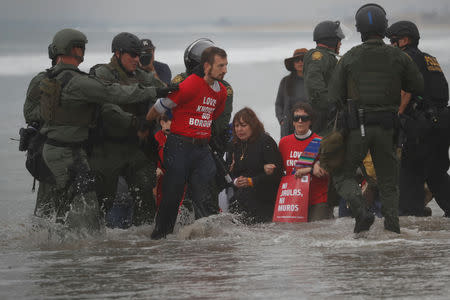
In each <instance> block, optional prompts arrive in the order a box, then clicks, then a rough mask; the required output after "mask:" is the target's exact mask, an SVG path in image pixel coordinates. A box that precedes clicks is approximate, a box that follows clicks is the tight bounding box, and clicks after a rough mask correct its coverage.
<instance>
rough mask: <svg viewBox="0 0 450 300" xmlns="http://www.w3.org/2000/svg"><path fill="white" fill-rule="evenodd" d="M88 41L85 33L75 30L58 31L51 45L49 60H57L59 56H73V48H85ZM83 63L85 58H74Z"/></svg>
mask: <svg viewBox="0 0 450 300" xmlns="http://www.w3.org/2000/svg"><path fill="white" fill-rule="evenodd" d="M87 42H88V40H87V38H86V36H85V35H84V33H82V32H81V31H78V30H75V29H70V28H66V29H62V30H60V31H58V32H57V33H56V34H55V36H54V37H53V42H52V43H51V44H50V45H49V48H48V56H49V58H52V57H51V56H53V57H54V58H56V56H58V55H68V56H74V55H72V48H73V47H80V48H83V49H84V48H85V46H86V44H87ZM74 57H76V58H78V59H80V60H81V61H83V57H78V56H74Z"/></svg>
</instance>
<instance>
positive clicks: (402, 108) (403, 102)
mask: <svg viewBox="0 0 450 300" xmlns="http://www.w3.org/2000/svg"><path fill="white" fill-rule="evenodd" d="M410 100H411V93H408V92H405V91H402V96H401V102H400V106H399V108H398V114H399V115H401V114H402V113H404V112H405V109H406V107H407V106H408V104H409V101H410Z"/></svg>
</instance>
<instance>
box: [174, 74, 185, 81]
mask: <svg viewBox="0 0 450 300" xmlns="http://www.w3.org/2000/svg"><path fill="white" fill-rule="evenodd" d="M184 79H185V78H184V77H183V76H181V74H178V75H177V76H175V77H174V78H173V79H172V83H180V82H182V81H183V80H184Z"/></svg>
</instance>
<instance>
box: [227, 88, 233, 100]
mask: <svg viewBox="0 0 450 300" xmlns="http://www.w3.org/2000/svg"><path fill="white" fill-rule="evenodd" d="M230 96H233V89H232V88H231V86H227V97H230Z"/></svg>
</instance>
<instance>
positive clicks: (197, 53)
mask: <svg viewBox="0 0 450 300" xmlns="http://www.w3.org/2000/svg"><path fill="white" fill-rule="evenodd" d="M212 46H214V42H213V41H211V40H210V39H207V38H200V39H198V40H195V41H194V42H192V43H191V44H190V45H189V46H188V47H187V48H186V50H185V51H184V65H185V66H186V70H187V71H188V72H189V71H192V69H194V68H195V67H196V66H197V65H198V64H200V59H201V57H202V53H203V51H204V50H205V49H206V48H209V47H212Z"/></svg>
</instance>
